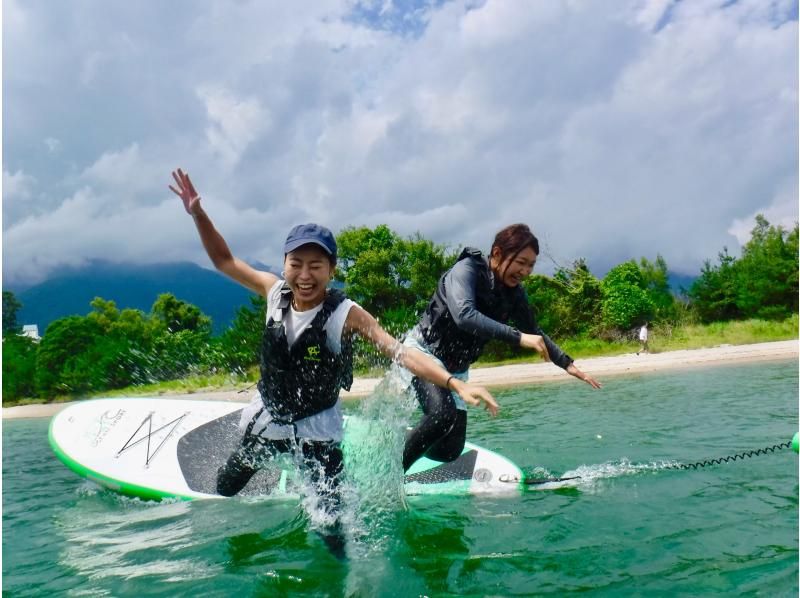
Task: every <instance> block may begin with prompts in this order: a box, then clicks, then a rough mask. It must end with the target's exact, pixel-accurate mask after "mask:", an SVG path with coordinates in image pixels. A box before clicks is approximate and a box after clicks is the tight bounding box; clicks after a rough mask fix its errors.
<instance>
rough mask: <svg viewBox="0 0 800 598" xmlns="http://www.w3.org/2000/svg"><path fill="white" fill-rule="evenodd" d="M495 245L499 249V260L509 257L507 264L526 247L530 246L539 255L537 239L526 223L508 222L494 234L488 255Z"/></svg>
mask: <svg viewBox="0 0 800 598" xmlns="http://www.w3.org/2000/svg"><path fill="white" fill-rule="evenodd" d="M495 247H496V248H497V249H498V250H499V251H500V261H501V262H503V261H505V260H506V259H508V258H509V257H510V258H511V259H510V261H509V264H510V263H511V261H513V260H514V259H515V258H516V257H517V256H518V255H519V253H520V251H522V250H523V249H525V248H526V247H530V248H531V249H533V251H534V253H536V255H539V239H537V238H536V236H535V235H534V234H533V233H532V232H531V229H530V228H528V225H527V224H521V223H520V224H510V225H508V226H507V227H505V228H504V229H502V230H501V231H500V232H498V233H497V234H496V235H495V237H494V243H492V249H491V251H490V252H489V255H492V254H493V253H494V249H495ZM506 268H508V264H506Z"/></svg>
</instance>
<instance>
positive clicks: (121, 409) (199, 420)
mask: <svg viewBox="0 0 800 598" xmlns="http://www.w3.org/2000/svg"><path fill="white" fill-rule="evenodd" d="M241 409H242V405H241V404H240V403H230V402H223V401H194V400H181V399H162V398H114V399H95V400H90V401H83V402H80V403H75V404H74V405H71V406H69V407H67V408H66V409H64V410H63V411H61V412H60V413H59V414H58V415H56V416H55V417H54V418H53V420H52V421H51V423H50V432H49V438H50V445H51V447H52V448H53V451H54V452H55V453H56V455H57V456H58V458H59V459H60V460H61V461H62V462H63V463H64V464H65V465H66V466H67V467H69V468H70V469H72V470H73V471H74V472H76V473H77V474H79V475H81V476H83V477H85V478H87V479H89V480H92V481H94V482H96V483H98V484H100V485H101V486H104V487H106V488H109V489H111V490H113V491H115V492H119V493H121V494H124V495H127V496H134V497H139V498H144V499H156V500H158V499H163V498H178V499H184V500H191V499H203V498H220V496H219V495H217V494H216V492H215V487H216V473H217V469H218V468H219V467H220V466H221V465H222V464H223V463H224V462H225V460H226V459H227V458H228V456H229V455H230V454H231V453H232V452H233V451H234V450H235V449H236V447H237V446H238V445H239V442H240V440H241V432H240V431H239V428H238V424H239V416H240V412H241ZM357 427H358V422H357V420H355V418H348V423H347V426H346V429H347V430H348V431H347V432H346V437H345V443H344V444H345V450H346V445H347V436H348V435H350V434H356V432H354V431H353V430H354V429H357ZM285 467H286V468H284V469H281V468H280V466H278V465H272V466H270V467H267V468H265V469H263V470H261V471H259V473H258V474H256V475H255V476H253V479H251V480H250V482H249V483H248V484H247V486H245V488H244V489H243V490H242V492H240V495H245V496H263V495H270V496H279V497H280V496H297V493H296V489H294V488H293V485H292V482H293V477H294V476H293V471H292V468H291V466H286V465H285ZM523 478H524V476H523V473H522V471H521V470H520V469H519V468H518V467H517V466H516V465H515V464H514V463H512V462H511V461H509V460H508V459H506V458H505V457H502V456H501V455H498V454H497V453H494V452H492V451H489V450H486V449H483V448H481V447H479V446H477V445H475V444H472V443H469V442H468V443H467V444H466V446H465V447H464V451H463V452H462V454H461V456H460V457H459V458H458V459H456V460H454V461H452V462H450V463H439V462H437V461H431V460H429V459H425V458H423V459H420V460H419V461H417V462H416V463H414V465H413V466H412V467H411V468H410V469H409V471H408V472H407V474H406V479H405V488H406V493H407V494H504V493H505V494H507V493H516V492H519V491H520V490H521V489H522V487H523V485H522V483H521V482H520V480H522V479H523Z"/></svg>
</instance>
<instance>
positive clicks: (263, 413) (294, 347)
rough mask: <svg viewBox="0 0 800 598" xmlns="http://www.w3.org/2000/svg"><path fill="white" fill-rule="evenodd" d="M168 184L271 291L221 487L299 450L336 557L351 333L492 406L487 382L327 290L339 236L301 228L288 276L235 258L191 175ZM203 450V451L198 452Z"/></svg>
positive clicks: (222, 258) (206, 233)
mask: <svg viewBox="0 0 800 598" xmlns="http://www.w3.org/2000/svg"><path fill="white" fill-rule="evenodd" d="M172 177H173V179H174V180H175V184H176V186H175V187H173V186H172V185H170V186H169V188H170V189H171V190H172V191H173V192H174V193H175V194H176V195H177V196H178V197H180V198H181V200H182V201H183V205H184V208H185V209H186V212H187V213H189V214H190V215H191V216H192V218H193V219H194V223H195V226H196V227H197V231H198V233H199V235H200V240H201V241H202V243H203V247H205V250H206V252H207V253H208V256H209V257H210V258H211V261H212V262H213V264H214V266H215V267H216V268H217V270H220V271H221V272H223V273H224V274H226V275H227V276H229V277H230V278H232V279H233V280H235V281H236V282H238V283H239V284H241V285H242V286H244V287H246V288H248V289H250V290H251V291H254V292H256V293H258V294H259V295H262V296H263V297H266V298H267V314H266V316H267V321H266V329H265V331H264V337H263V343H262V348H261V355H260V361H261V380H260V381H259V383H258V392H257V393H255V394H254V396H253V399H252V401H251V403H250V405H249V406H248V407H246V408H245V409H244V410H243V411H242V417H241V421H240V427H241V429H242V431H243V433H244V434H243V437H242V440H241V443H240V445H239V447H238V448H237V449H236V451H235V452H234V453H233V454H232V455H230V457H229V458H228V459H227V462H226V463H225V464H224V465H223V466H222V467H221V468H220V470H219V472H218V477H217V492H219V494H221V495H223V496H232V495H234V494H237V493H238V492H239V491H240V490H242V489H243V488H244V487H245V485H246V484H247V482H248V481H249V480H250V478H251V477H252V476H253V475H254V474H255V473H256V471H258V469H260V468H261V467H262V466H263V465H265V464H266V462H267V461H269V460H270V459H272V458H274V457H276V456H277V455H278V454H279V453H292V454H294V455H296V456H297V457H298V459H299V460H300V461H302V464H303V466H304V468H305V469H306V470H307V471H308V473H309V477H310V480H311V482H312V484H313V486H314V487H315V490H316V492H317V495H318V497H319V499H320V506H321V507H322V509H323V510H324V512H325V513H326V514H327V515H328V516H329V518H330V519H331V520H332V521H333V523H332V524H331V526H330V529H329V530H328V531H331V532H332V533H330V534H327V533H326V534H325V535H323V538H324V539H325V541H326V543H327V544H328V545H329V546H330V548H331V550H332V551H333V552H334V553H335V554H337V556H343V555H344V552H343V550H344V541H343V538H342V536H341V533H340V531H339V527H340V523H339V503H340V497H339V486H340V483H341V477H342V469H343V457H342V450H341V446H340V443H341V441H342V436H343V416H342V411H341V406H340V400H339V391H340V389H342V388H345V389H349V388H350V385H351V383H352V381H353V338H354V336H356V335H358V336H360V337H362V338H364V339H366V340H368V341H370V342H371V343H372V344H374V345H375V347H377V348H378V349H379V350H380V351H381V352H382V353H384V354H385V355H386V356H388V357H390V358H391V359H392V360H394V361H395V362H396V363H397V364H399V365H401V366H402V367H404V368H407V369H408V370H409V371H410V372H411V373H412V374H413V375H414V376H415V379H419V380H424V381H425V383H426V384H430V385H431V387H433V388H439V387H441V388H442V390H443V392H446V393H448V394H449V393H450V392H455V393H457V394H458V396H459V397H460V398H461V399H462V400H463V401H464V402H466V403H468V404H470V405H479V404H480V403H481V402H483V403H484V404H485V406H486V408H487V409H488V410H489V411H490V412H491V413H492V414H495V413H497V408H498V407H497V403H496V402H495V400H494V398H493V397H492V395H491V394H490V393H489V392H488V391H487V390H486V389H485V388H482V387H479V386H473V385H471V384H467V383H465V381H463V380H461V379H460V378H458V377H456V376H453V375H451V374H450V373H449V372H448V371H447V370H445V369H444V368H442V367H441V366H440V365H439V364H438V363H437V362H436V361H435V360H434V359H431V358H430V357H429V356H426V355H425V354H424V353H422V352H420V351H417V350H414V349H413V348H408V347H405V346H403V345H402V344H401V343H400V342H399V341H397V340H395V339H394V338H392V336H390V335H389V334H388V333H387V332H386V331H384V330H383V328H381V327H380V325H379V324H378V322H377V321H376V320H375V318H374V317H372V315H370V314H369V313H368V312H367V311H365V310H364V309H362V308H361V307H359V306H358V305H357V304H356V303H354V302H353V301H351V300H349V299H347V298H346V297H345V295H344V293H342V292H341V291H338V290H335V289H328V283H330V281H331V279H332V278H333V273H334V270H335V268H336V255H337V247H336V240H335V239H334V236H333V234H332V233H331V231H330V230H328V229H327V228H325V227H324V226H320V225H318V224H301V225H298V226H295V227H294V228H293V229H292V230H291V231H289V235H288V236H287V238H286V242H285V244H284V247H283V253H284V262H283V267H284V271H283V272H282V276H283V279H281V278H279V277H278V276H276V275H275V274H272V273H271V272H264V271H260V270H256V269H255V268H253V267H251V266H249V265H248V264H246V263H245V262H243V261H242V260H240V259H238V258H236V257H234V256H233V254H232V253H231V251H230V249H229V248H228V245H227V243H226V242H225V240H224V239H223V237H222V235H220V233H219V232H217V230H216V228H215V227H214V225H213V224H212V222H211V219H210V218H209V217H208V215H207V214H206V212H205V211H204V210H203V208H202V207H201V205H200V196H199V195H198V193H197V191H195V188H194V186H193V185H192V181H191V180H190V179H189V175H188V174H186V173H184V172H183V171H181V170H180V169H179V170H177V171H175V172H173V173H172ZM198 457H201V456H198Z"/></svg>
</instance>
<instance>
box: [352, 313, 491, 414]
mask: <svg viewBox="0 0 800 598" xmlns="http://www.w3.org/2000/svg"><path fill="white" fill-rule="evenodd" d="M345 332H347V333H350V334H353V333H355V334H358V335H360V336H362V337H363V338H365V339H367V340H369V341H370V342H372V344H374V345H375V346H376V347H377V348H378V349H379V350H380V351H381V352H382V353H383V354H384V355H386V356H387V357H390V358H391V359H392V360H394V361H396V362H397V363H399V364H400V365H402V366H403V367H404V368H406V369H408V370H409V371H410V372H411V373H412V374H414V375H415V376H418V377H420V378H423V379H425V380H428V381H429V382H432V383H433V384H435V385H436V386H441V387H442V388H447V389H448V390H453V391H455V392H456V393H458V396H460V397H461V398H462V399H464V402H465V403H467V404H468V405H473V406H477V405H480V404H481V402H483V403H484V404H485V407H486V410H487V411H489V413H491V414H492V415H497V411H498V409H499V406H498V405H497V401H495V400H494V397H493V396H492V395H491V393H490V392H489V391H488V390H486V389H485V388H483V387H482V386H475V385H473V384H468V383H466V382H464V381H463V380H459V379H458V378H456V377H454V376H452V375H450V372H448V371H447V370H445V369H444V368H443V367H441V366H440V365H439V364H437V363H436V362H435V361H434V360H433V359H431V358H430V357H428V356H427V355H425V354H424V353H422V352H421V351H417V350H416V349H411V348H408V347H404V346H403V345H402V343H400V342H399V341H398V340H396V339H395V338H394V337H393V336H391V335H390V334H389V333H388V332H386V331H385V330H384V329H383V328H381V326H380V324H378V321H377V320H376V319H375V318H373V317H372V315H371V314H370V313H369V312H367V311H365V310H363V309H361V308H360V307H358V306H357V305H354V306H353V307H352V308H350V312H349V313H348V315H347V320H346V321H345Z"/></svg>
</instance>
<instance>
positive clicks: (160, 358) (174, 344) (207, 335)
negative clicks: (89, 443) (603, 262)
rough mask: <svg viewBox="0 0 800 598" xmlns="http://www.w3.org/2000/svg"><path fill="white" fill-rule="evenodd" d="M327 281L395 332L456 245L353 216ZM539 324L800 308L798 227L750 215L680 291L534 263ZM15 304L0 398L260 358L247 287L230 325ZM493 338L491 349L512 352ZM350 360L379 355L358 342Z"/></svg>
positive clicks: (580, 328) (554, 332)
mask: <svg viewBox="0 0 800 598" xmlns="http://www.w3.org/2000/svg"><path fill="white" fill-rule="evenodd" d="M337 242H338V244H339V263H338V267H337V270H336V280H337V282H338V283H339V284H341V285H342V286H344V289H345V292H346V293H347V294H348V296H349V297H351V298H352V299H353V300H354V301H356V302H358V303H359V304H360V305H362V306H363V307H364V308H365V309H367V310H368V311H370V312H371V313H373V314H375V315H376V316H377V317H378V318H379V320H380V322H381V324H382V325H383V326H384V327H385V328H386V329H387V330H389V331H390V332H391V333H392V334H395V335H400V334H402V333H403V332H405V331H406V330H408V329H409V328H410V327H411V326H413V325H414V323H415V322H416V321H417V319H418V317H419V315H420V314H421V312H422V310H424V308H425V306H426V305H427V303H428V301H429V299H430V297H431V295H432V294H433V292H434V290H435V288H436V284H437V281H438V279H439V277H440V275H441V274H442V273H443V272H444V271H445V270H447V269H448V268H449V267H450V266H452V264H453V263H454V262H455V259H456V256H457V251H455V250H450V249H448V248H447V247H446V246H443V245H438V244H435V243H433V242H431V241H430V240H427V239H424V238H422V237H421V236H420V235H418V234H417V235H414V236H411V237H407V238H403V237H401V236H400V235H398V234H397V233H395V232H394V231H392V230H391V229H390V228H389V227H388V226H386V225H379V226H377V227H375V228H368V227H350V228H347V229H344V230H343V231H341V232H340V233H339V235H338V236H337ZM523 285H524V289H525V291H526V293H527V296H528V300H529V301H530V304H531V306H532V307H533V309H534V310H535V312H536V313H537V315H538V319H539V322H540V324H541V326H542V328H543V329H544V330H546V331H547V332H548V333H549V334H550V335H551V336H553V337H554V338H556V339H557V340H559V341H563V340H565V339H569V338H601V339H604V340H607V341H617V340H625V339H630V338H631V337H632V335H633V334H634V331H635V330H636V328H637V327H638V326H640V325H641V324H642V323H643V322H645V321H648V322H651V323H655V324H665V325H668V326H676V325H680V324H684V323H694V322H701V323H708V322H718V321H730V320H738V319H748V318H759V319H767V320H781V319H784V318H787V317H790V316H792V315H793V314H796V313H797V311H798V293H797V289H798V227H797V224H795V226H794V228H793V229H792V230H791V231H786V230H784V229H783V228H782V227H779V226H773V225H770V223H769V222H767V220H766V219H765V218H764V217H763V216H758V217H757V220H756V226H755V228H754V229H753V231H752V234H751V238H750V240H749V241H748V242H747V244H746V245H745V246H744V247H743V249H742V255H741V257H740V258H735V257H733V256H731V255H729V254H728V252H727V249H723V251H722V252H721V253H720V254H719V256H718V260H717V263H712V262H711V261H706V262H705V264H704V266H703V268H702V271H701V274H700V276H699V277H698V278H697V279H696V280H695V281H694V283H693V284H692V285H691V287H690V288H689V289H684V293H681V294H677V295H676V294H675V293H673V292H672V291H671V289H670V287H669V281H668V267H667V263H666V261H665V260H664V259H663V257H661V256H660V255H658V256H656V257H655V259H654V260H652V261H651V260H649V259H647V258H644V257H642V258H640V259H639V260H638V261H636V260H629V261H627V262H624V263H622V264H619V265H617V266H615V267H614V268H612V269H611V270H609V271H608V272H607V273H606V275H605V276H604V277H603V278H602V279H601V278H597V277H596V276H594V275H593V274H592V272H591V270H590V268H589V265H588V263H587V262H586V260H585V259H578V260H576V261H575V262H573V263H572V264H571V265H570V266H569V267H559V268H558V269H557V270H556V271H555V273H554V274H553V276H545V275H541V274H535V275H533V276H531V277H529V278H528V279H527V280H526V281H525V282H524V283H523ZM21 307H22V306H21V304H20V303H19V301H18V300H17V299H16V297H15V296H14V295H13V293H10V292H7V291H4V292H3V401H4V402H13V401H14V400H16V399H19V398H23V397H43V398H52V397H55V396H58V395H79V394H83V393H91V392H98V391H103V390H109V389H115V388H124V387H127V386H131V385H136V384H144V383H151V382H158V381H164V380H173V379H178V378H183V377H186V376H189V375H192V374H194V373H212V372H229V373H232V374H234V375H246V373H247V372H248V371H249V370H252V369H253V368H254V366H256V364H257V363H258V351H259V345H260V342H261V334H262V331H263V327H264V308H265V303H264V299H263V298H262V297H258V296H255V295H254V296H252V298H251V303H250V305H248V306H242V307H240V308H239V309H238V310H237V312H236V315H235V317H234V319H233V321H232V323H231V325H230V327H229V328H228V329H227V330H226V331H225V332H224V333H222V334H221V335H219V336H212V334H211V319H210V318H209V317H208V316H206V315H205V314H203V313H202V312H201V310H200V309H199V308H197V307H196V306H194V305H192V304H190V303H187V302H185V301H182V300H180V299H178V298H176V297H175V296H173V295H171V294H169V293H165V294H162V295H160V296H159V297H158V298H157V299H156V301H155V302H154V303H153V306H152V308H151V310H150V312H149V313H145V312H142V311H140V310H135V309H122V310H120V309H118V308H117V306H116V304H115V303H114V302H113V301H109V300H106V299H103V298H100V297H97V298H95V299H94V300H93V301H92V302H91V304H90V308H91V311H89V312H88V313H87V314H86V315H85V316H76V315H75V316H67V317H65V318H60V319H58V320H55V321H53V322H52V323H50V325H49V326H48V327H47V330H46V331H45V333H44V335H43V337H42V339H41V341H40V342H38V343H37V342H35V341H34V340H32V339H30V338H28V337H25V336H21V335H20V334H19V332H20V326H19V325H18V323H17V321H16V314H17V311H18V310H19V309H20V308H21ZM514 352H515V350H514V349H513V348H510V347H508V346H506V345H500V344H491V345H490V346H489V347H488V349H487V352H486V355H487V357H488V359H490V360H491V359H501V358H505V357H508V356H510V355H513V354H514ZM357 354H358V357H359V359H358V360H359V364H360V365H361V366H364V365H369V364H370V363H383V362H382V361H381V358H380V357H378V355H377V354H376V353H375V351H374V350H373V349H371V348H370V347H369V346H368V345H366V344H359V346H358V353H357Z"/></svg>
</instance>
